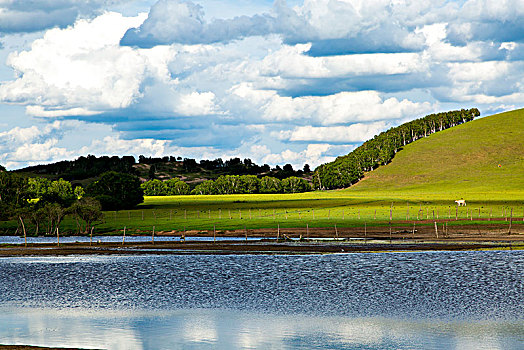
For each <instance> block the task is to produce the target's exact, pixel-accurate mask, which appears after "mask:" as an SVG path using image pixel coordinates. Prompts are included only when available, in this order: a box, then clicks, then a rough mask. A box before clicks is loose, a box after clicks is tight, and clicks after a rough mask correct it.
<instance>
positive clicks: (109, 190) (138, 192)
mask: <svg viewBox="0 0 524 350" xmlns="http://www.w3.org/2000/svg"><path fill="white" fill-rule="evenodd" d="M86 195H88V196H89V197H93V198H95V199H97V200H98V201H100V204H102V210H121V209H131V208H133V207H135V206H137V205H138V204H140V203H142V202H143V201H144V191H143V190H142V188H141V187H140V180H139V179H138V177H136V176H134V175H129V174H122V173H117V172H114V171H110V172H107V173H104V174H102V175H101V176H100V179H99V180H98V181H95V182H93V183H92V184H91V185H89V187H88V188H87V191H86Z"/></svg>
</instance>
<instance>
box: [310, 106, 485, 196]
mask: <svg viewBox="0 0 524 350" xmlns="http://www.w3.org/2000/svg"><path fill="white" fill-rule="evenodd" d="M479 115H480V112H479V110H478V109H477V108H472V109H468V110H466V109H461V110H457V111H450V112H443V113H436V114H430V115H427V116H425V117H423V118H419V119H415V120H413V121H410V122H408V123H404V124H402V125H400V126H397V127H394V128H391V129H389V130H387V131H384V132H382V133H380V134H378V135H376V136H375V137H374V138H372V139H371V140H368V141H366V142H364V144H362V145H361V146H359V147H357V148H356V149H355V150H354V151H352V152H350V153H349V154H347V155H345V156H341V157H338V158H337V159H336V160H335V161H333V162H331V163H326V164H322V165H320V166H319V167H317V168H316V169H315V172H314V174H313V186H314V188H315V189H320V190H330V189H337V188H346V187H350V186H351V185H354V184H355V183H357V182H358V181H359V180H360V179H361V178H362V177H363V176H364V173H365V172H368V171H373V170H374V169H376V168H377V167H379V166H381V165H386V164H388V163H389V162H391V160H392V159H393V157H394V156H395V154H396V153H397V152H398V151H400V150H401V149H402V147H403V146H405V145H407V144H409V143H411V142H414V141H416V140H418V139H420V138H423V137H427V136H429V135H431V134H433V133H436V132H438V131H442V130H445V129H448V128H451V127H453V126H456V125H459V124H463V123H466V122H468V121H471V120H473V119H474V118H475V117H478V116H479Z"/></svg>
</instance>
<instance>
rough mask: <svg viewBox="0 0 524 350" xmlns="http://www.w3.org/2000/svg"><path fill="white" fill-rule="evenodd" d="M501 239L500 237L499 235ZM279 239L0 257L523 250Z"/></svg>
mask: <svg viewBox="0 0 524 350" xmlns="http://www.w3.org/2000/svg"><path fill="white" fill-rule="evenodd" d="M500 238H503V237H500ZM512 238H513V237H512ZM516 238H517V237H515V239H511V240H507V239H487V240H460V241H458V240H436V239H427V240H411V239H410V240H405V239H404V240H401V239H392V240H391V241H390V240H389V239H384V238H380V239H376V238H375V239H369V240H359V241H357V240H349V239H338V240H327V239H325V238H324V239H322V240H314V239H311V240H301V241H298V240H279V241H277V240H276V239H272V240H269V239H261V240H256V241H255V240H250V241H247V242H246V241H227V240H221V241H216V242H213V241H186V242H165V241H157V242H154V243H152V242H138V243H136V242H135V243H125V244H124V245H122V243H114V242H111V243H109V242H102V243H93V244H92V245H90V244H89V243H78V242H77V243H61V244H60V246H57V245H56V244H52V243H31V244H28V245H27V247H25V246H24V245H20V244H16V245H15V244H0V257H17V256H70V255H197V254H198V255H201V254H206V255H209V254H211V255H232V254H234V255H244V254H249V255H273V254H285V255H301V254H302V255H303V254H341V253H384V252H422V251H472V250H474V251H481V250H524V240H523V239H522V237H518V238H519V239H516Z"/></svg>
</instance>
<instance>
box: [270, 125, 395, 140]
mask: <svg viewBox="0 0 524 350" xmlns="http://www.w3.org/2000/svg"><path fill="white" fill-rule="evenodd" d="M385 129H386V123H385V122H375V123H369V124H363V123H357V124H352V125H350V126H326V127H313V126H309V125H308V126H299V127H296V128H295V129H294V130H292V131H287V132H286V131H283V132H281V133H280V137H281V138H282V139H285V140H289V141H309V142H311V141H318V142H330V143H346V144H347V143H357V142H364V141H366V140H368V139H371V138H373V136H375V135H377V134H379V133H380V132H381V131H383V130H385Z"/></svg>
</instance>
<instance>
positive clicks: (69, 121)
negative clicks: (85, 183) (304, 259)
mask: <svg viewBox="0 0 524 350" xmlns="http://www.w3.org/2000/svg"><path fill="white" fill-rule="evenodd" d="M523 105H524V1H522V0H496V1H495V0H467V1H438V0H437V1H435V0H413V1H410V0H388V1H385V0H373V1H370V0H368V1H366V0H304V1H298V0H295V1H283V0H277V1H267V0H259V1H255V0H236V1H228V0H226V1H219V0H201V1H198V0H191V1H189V0H152V1H147V0H135V1H129V0H90V1H78V0H59V1H56V0H31V1H17V0H0V118H1V119H0V148H1V152H0V164H3V165H4V166H6V167H7V168H8V169H16V168H20V167H23V166H27V165H33V164H41V163H47V162H53V161H58V160H63V159H73V158H76V157H78V156H81V155H87V154H95V155H99V156H100V155H127V154H131V155H135V156H138V155H140V154H144V155H146V156H149V155H151V156H163V155H174V156H182V157H192V158H197V159H202V158H217V157H222V158H229V157H241V158H251V159H253V160H254V161H255V162H257V163H260V164H262V163H268V164H271V165H275V164H281V165H283V164H285V163H291V164H293V165H294V166H296V167H302V165H303V164H304V163H309V164H310V165H312V166H313V167H315V166H317V165H319V164H321V163H324V162H327V161H331V160H333V159H334V158H335V157H336V156H338V155H342V154H345V153H347V152H348V151H350V150H351V149H353V148H354V147H356V146H358V145H359V144H360V143H362V142H363V141H365V140H367V139H369V138H371V137H373V135H375V134H377V133H379V132H381V131H384V130H386V129H388V128H389V127H392V126H395V125H398V124H401V123H403V122H405V121H408V120H412V119H414V118H418V117H421V116H424V115H426V114H429V113H433V112H437V111H445V110H450V109H457V108H458V109H460V108H471V107H477V108H479V109H480V110H481V112H482V114H483V115H489V114H493V113H495V112H500V111H504V110H509V109H515V108H521V107H523Z"/></svg>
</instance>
